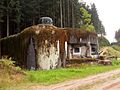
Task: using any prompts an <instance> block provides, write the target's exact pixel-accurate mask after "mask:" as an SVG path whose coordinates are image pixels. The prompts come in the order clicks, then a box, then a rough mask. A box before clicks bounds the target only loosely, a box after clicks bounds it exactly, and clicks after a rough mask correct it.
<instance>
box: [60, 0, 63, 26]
mask: <svg viewBox="0 0 120 90" xmlns="http://www.w3.org/2000/svg"><path fill="white" fill-rule="evenodd" d="M60 22H61V28H63V15H62V1H61V0H60Z"/></svg>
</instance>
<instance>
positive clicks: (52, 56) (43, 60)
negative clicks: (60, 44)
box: [37, 45, 59, 70]
mask: <svg viewBox="0 0 120 90" xmlns="http://www.w3.org/2000/svg"><path fill="white" fill-rule="evenodd" d="M37 51H38V54H37V62H38V66H39V67H38V68H39V69H46V70H49V69H54V68H56V67H57V65H58V61H59V53H58V51H57V48H55V47H54V45H51V46H50V47H47V48H46V47H41V48H39V49H38V50H37Z"/></svg>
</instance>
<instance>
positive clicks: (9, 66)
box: [0, 58, 21, 75]
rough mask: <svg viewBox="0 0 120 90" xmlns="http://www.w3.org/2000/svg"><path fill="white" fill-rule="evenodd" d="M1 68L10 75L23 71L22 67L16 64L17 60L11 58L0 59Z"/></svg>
mask: <svg viewBox="0 0 120 90" xmlns="http://www.w3.org/2000/svg"><path fill="white" fill-rule="evenodd" d="M0 70H2V71H5V73H8V74H9V75H11V74H13V73H15V72H17V71H21V68H20V67H16V66H15V61H13V60H11V58H9V59H7V58H2V59H0Z"/></svg>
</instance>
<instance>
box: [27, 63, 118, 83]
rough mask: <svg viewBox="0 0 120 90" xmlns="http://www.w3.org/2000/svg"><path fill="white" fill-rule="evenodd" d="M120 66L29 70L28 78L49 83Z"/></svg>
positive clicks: (31, 80)
mask: <svg viewBox="0 0 120 90" xmlns="http://www.w3.org/2000/svg"><path fill="white" fill-rule="evenodd" d="M119 67H120V65H115V64H114V66H101V65H100V66H97V65H91V66H84V67H79V68H61V69H56V70H47V71H45V70H43V71H39V70H37V71H27V74H28V77H27V80H28V81H30V82H32V83H39V84H44V85H49V84H54V83H59V82H62V81H65V80H70V79H78V78H83V77H86V76H89V75H93V74H98V73H101V72H105V71H110V70H113V69H116V68H119Z"/></svg>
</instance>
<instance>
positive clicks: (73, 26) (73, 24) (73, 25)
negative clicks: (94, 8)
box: [72, 0, 75, 28]
mask: <svg viewBox="0 0 120 90" xmlns="http://www.w3.org/2000/svg"><path fill="white" fill-rule="evenodd" d="M72 28H75V23H74V0H72Z"/></svg>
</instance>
